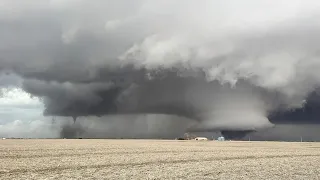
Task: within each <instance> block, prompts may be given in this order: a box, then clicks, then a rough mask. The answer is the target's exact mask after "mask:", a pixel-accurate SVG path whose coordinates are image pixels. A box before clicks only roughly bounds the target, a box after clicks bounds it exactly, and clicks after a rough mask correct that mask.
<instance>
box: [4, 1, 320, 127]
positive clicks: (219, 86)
mask: <svg viewBox="0 0 320 180" xmlns="http://www.w3.org/2000/svg"><path fill="white" fill-rule="evenodd" d="M0 9H1V13H0V26H1V27H2V28H1V30H0V38H1V39H2V41H1V42H0V71H1V73H2V75H1V77H2V79H3V77H8V76H12V77H18V79H20V80H19V83H18V82H15V83H13V82H14V80H10V79H8V78H7V80H3V81H0V82H3V83H0V85H1V86H5V84H7V85H9V84H10V83H11V84H13V85H16V86H18V85H17V84H19V86H20V87H21V88H23V90H24V91H26V92H28V93H30V94H31V95H33V96H35V97H38V98H40V99H41V102H42V103H43V104H44V115H46V116H72V117H74V118H76V117H92V116H110V115H116V114H118V115H119V114H120V115H132V114H134V115H143V114H166V115H170V116H175V117H181V118H182V119H188V123H187V121H185V122H186V123H185V124H187V126H186V127H185V129H188V130H192V129H193V130H197V131H198V130H199V131H203V130H219V129H220V130H224V129H230V130H254V129H257V128H266V127H270V126H272V124H273V123H275V124H277V122H283V121H285V122H292V123H296V122H297V121H291V119H290V113H292V111H295V113H298V114H299V113H300V112H299V110H300V109H301V108H304V107H310V106H312V107H318V102H319V101H318V100H317V99H319V98H318V96H317V93H315V92H317V91H318V86H319V84H320V77H319V74H318V71H319V69H320V61H319V60H318V58H319V47H320V46H319V45H320V44H319V42H320V39H319V37H320V36H319V35H320V34H319V32H320V23H319V21H318V19H319V17H320V14H319V13H318V12H319V9H320V3H319V2H317V1H308V2H305V1H299V0H295V1H286V0H283V1H277V2H270V1H259V2H257V1H253V0H246V1H244V2H241V3H240V2H237V1H228V2H225V1H209V0H208V1H206V0H205V1H201V2H195V1H189V0H187V1H183V2H178V1H158V2H155V1H152V2H151V1H146V0H138V1H135V2H134V3H133V2H127V1H122V0H120V1H114V0H107V1H102V0H101V1H95V2H89V1H82V0H80V1H73V0H69V1H59V0H51V1H49V0H41V1H40V0H31V1H30V3H28V4H25V3H23V2H20V1H16V0H10V1H9V0H2V1H1V5H0ZM20 81H21V82H20ZM309 102H310V103H309ZM311 102H312V103H311ZM300 114H303V113H302V112H301V113H300ZM288 117H289V119H288ZM306 117H307V116H305V115H301V119H300V120H299V122H302V123H310V122H309V120H308V118H306ZM125 119H126V118H125ZM283 119H285V120H283ZM189 120H191V121H192V123H191V124H190V123H189ZM129 121H130V118H129V119H127V121H126V122H127V123H130V122H129ZM270 121H271V122H270ZM312 122H313V123H318V122H317V121H312ZM120 124H121V123H120Z"/></svg>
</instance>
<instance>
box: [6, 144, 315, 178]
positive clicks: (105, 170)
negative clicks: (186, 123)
mask: <svg viewBox="0 0 320 180" xmlns="http://www.w3.org/2000/svg"><path fill="white" fill-rule="evenodd" d="M0 144H1V146H0V152H1V154H0V160H1V161H0V168H1V169H0V177H1V179H57V178H58V179H79V178H83V179H97V178H98V179H186V178H187V179H248V178H253V179H257V178H259V179H320V143H288V142H235V141H234V142H233V141H231V142H215V141H205V142H198V141H170V140H167V141H164V140H104V139H99V140H98V139H73V140H71V139H47V140H45V139H28V140H11V139H7V140H1V141H0Z"/></svg>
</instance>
